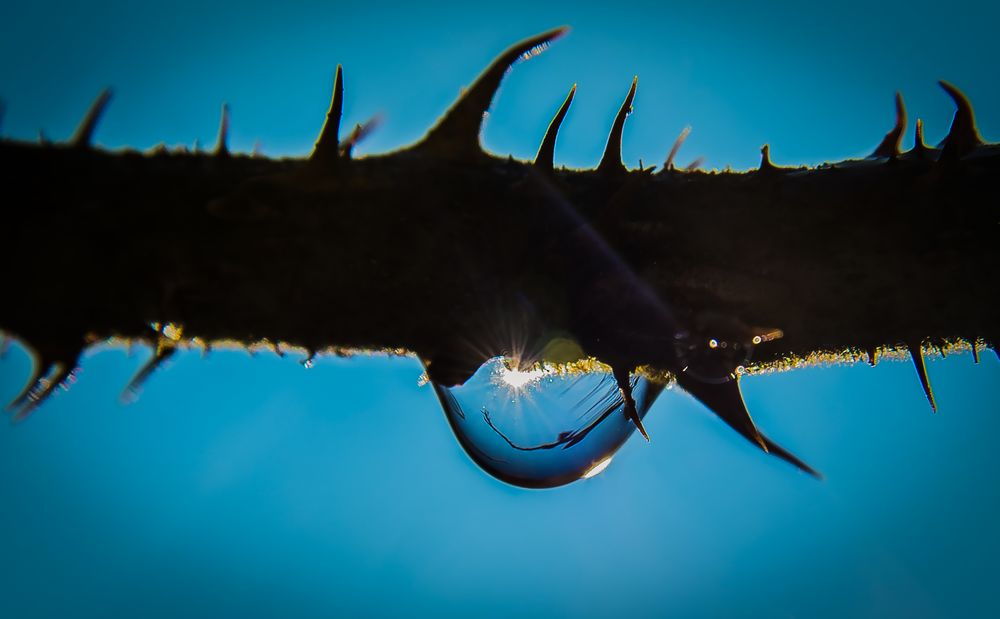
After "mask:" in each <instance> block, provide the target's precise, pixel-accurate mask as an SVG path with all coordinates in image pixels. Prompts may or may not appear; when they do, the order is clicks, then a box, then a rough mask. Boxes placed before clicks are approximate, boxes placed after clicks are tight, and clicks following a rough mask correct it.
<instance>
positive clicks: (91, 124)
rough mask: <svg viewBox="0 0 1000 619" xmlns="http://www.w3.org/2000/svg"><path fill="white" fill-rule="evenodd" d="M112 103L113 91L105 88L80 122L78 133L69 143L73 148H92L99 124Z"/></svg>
mask: <svg viewBox="0 0 1000 619" xmlns="http://www.w3.org/2000/svg"><path fill="white" fill-rule="evenodd" d="M110 101H111V90H110V89H108V88H105V89H104V90H102V91H101V93H100V94H99V95H97V98H96V99H94V102H93V103H91V104H90V109H89V110H87V113H86V114H85V115H84V117H83V120H82V121H80V126H79V127H77V128H76V133H74V134H73V137H72V138H71V139H70V142H69V143H70V145H71V146H74V147H76V148H87V147H88V146H90V143H91V141H92V140H93V138H94V130H95V129H97V123H98V122H99V121H100V120H101V115H102V114H103V113H104V110H105V109H106V108H107V107H108V102H110Z"/></svg>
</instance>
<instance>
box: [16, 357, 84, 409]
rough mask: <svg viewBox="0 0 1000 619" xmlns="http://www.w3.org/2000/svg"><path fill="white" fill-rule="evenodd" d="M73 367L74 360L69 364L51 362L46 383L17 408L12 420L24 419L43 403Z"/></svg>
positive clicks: (74, 365)
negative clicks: (50, 369)
mask: <svg viewBox="0 0 1000 619" xmlns="http://www.w3.org/2000/svg"><path fill="white" fill-rule="evenodd" d="M75 367H76V362H73V363H70V364H64V363H61V362H57V363H54V364H52V373H51V375H50V377H49V378H48V379H47V383H48V384H46V385H45V387H44V388H43V389H42V390H41V391H40V392H38V393H37V394H35V395H31V396H30V397H29V398H28V399H27V401H26V402H25V404H24V406H22V407H21V408H19V409H18V410H17V411H16V412H15V413H14V422H15V423H16V422H20V421H24V420H25V419H27V418H28V416H29V415H31V413H33V412H34V411H35V409H37V408H38V407H39V406H41V405H42V404H44V403H45V401H46V400H48V399H49V397H50V396H51V395H52V394H53V392H55V390H56V389H57V388H58V387H59V386H60V385H62V384H63V382H64V381H65V380H66V379H67V378H69V375H70V372H72V371H73V369H75ZM39 386H41V382H39Z"/></svg>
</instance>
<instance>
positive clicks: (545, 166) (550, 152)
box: [535, 84, 576, 172]
mask: <svg viewBox="0 0 1000 619" xmlns="http://www.w3.org/2000/svg"><path fill="white" fill-rule="evenodd" d="M574 96H576V84H573V87H572V88H570V89H569V94H568V95H566V100H565V101H563V104H562V105H561V106H559V111H558V112H556V115H555V116H553V117H552V122H550V123H549V128H548V129H546V130H545V137H543V138H542V144H541V146H539V147H538V154H537V155H535V167H536V168H538V169H540V170H543V171H545V172H551V171H552V166H553V158H554V157H555V151H556V135H557V134H558V133H559V126H560V125H562V121H563V119H564V118H566V112H568V111H569V106H570V104H571V103H573V97H574Z"/></svg>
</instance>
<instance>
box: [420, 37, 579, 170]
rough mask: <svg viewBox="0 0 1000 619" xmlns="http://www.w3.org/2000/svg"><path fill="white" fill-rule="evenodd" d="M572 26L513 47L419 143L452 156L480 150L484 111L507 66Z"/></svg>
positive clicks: (487, 70)
mask: <svg viewBox="0 0 1000 619" xmlns="http://www.w3.org/2000/svg"><path fill="white" fill-rule="evenodd" d="M568 30H569V28H567V27H562V28H556V29H555V30H550V31H548V32H544V33H542V34H539V35H537V36H534V37H531V38H530V39H525V40H524V41H521V42H520V43H516V44H515V45H513V46H511V47H509V48H508V49H507V50H506V51H504V52H503V53H502V54H500V56H498V57H497V58H496V59H495V60H494V61H493V62H492V63H491V64H490V66H489V67H487V68H486V70H485V71H483V73H482V74H481V75H480V76H479V77H478V78H476V81H475V82H473V84H472V86H470V87H469V88H468V89H467V90H466V91H465V92H464V93H463V94H462V96H461V97H459V99H458V101H456V102H455V103H454V104H453V105H452V106H451V108H449V109H448V111H447V112H445V114H444V116H442V117H441V120H439V121H438V123H437V124H436V125H434V126H433V127H432V128H431V130H430V131H428V132H427V135H426V136H424V138H423V139H422V140H421V141H420V143H419V144H417V146H418V147H421V148H426V149H430V150H433V151H435V152H437V153H438V154H441V155H445V156H449V157H460V156H463V155H467V154H469V153H475V154H478V153H480V152H481V148H480V146H479V131H480V128H481V127H482V124H483V115H484V114H485V113H486V111H487V110H489V107H490V103H492V101H493V96H494V95H495V94H496V91H497V89H498V88H499V87H500V82H501V81H502V80H503V77H504V75H505V74H506V73H507V69H508V68H510V66H511V65H512V64H513V63H514V62H515V61H516V60H518V59H519V58H522V59H527V58H530V57H532V56H535V55H537V54H538V53H540V52H541V51H543V50H544V49H545V48H546V47H547V46H548V45H549V44H550V43H552V42H553V41H555V40H556V39H558V38H559V37H561V36H562V35H564V34H566V32H567V31H568Z"/></svg>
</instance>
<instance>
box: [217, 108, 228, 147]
mask: <svg viewBox="0 0 1000 619" xmlns="http://www.w3.org/2000/svg"><path fill="white" fill-rule="evenodd" d="M228 154H229V104H228V103H223V104H222V112H221V113H220V114H219V137H218V139H216V141H215V155H216V156H217V157H225V156H226V155H228Z"/></svg>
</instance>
